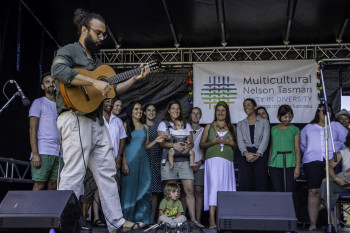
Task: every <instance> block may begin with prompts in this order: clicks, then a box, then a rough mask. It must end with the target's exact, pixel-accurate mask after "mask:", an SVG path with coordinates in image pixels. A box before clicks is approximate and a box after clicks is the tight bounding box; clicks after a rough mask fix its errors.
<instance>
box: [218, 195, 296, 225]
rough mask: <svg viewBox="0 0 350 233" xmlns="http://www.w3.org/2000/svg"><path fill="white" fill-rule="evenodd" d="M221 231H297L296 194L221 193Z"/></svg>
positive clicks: (219, 197) (219, 217)
mask: <svg viewBox="0 0 350 233" xmlns="http://www.w3.org/2000/svg"><path fill="white" fill-rule="evenodd" d="M217 204H218V205H217V224H218V229H219V230H262V231H296V230H297V218H296V217H295V211H294V205H293V197H292V193H281V192H218V203H217Z"/></svg>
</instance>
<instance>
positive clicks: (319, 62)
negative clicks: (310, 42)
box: [316, 57, 324, 69]
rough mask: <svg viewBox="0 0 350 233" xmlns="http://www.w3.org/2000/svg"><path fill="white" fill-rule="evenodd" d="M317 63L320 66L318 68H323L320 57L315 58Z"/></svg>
mask: <svg viewBox="0 0 350 233" xmlns="http://www.w3.org/2000/svg"><path fill="white" fill-rule="evenodd" d="M316 62H317V65H319V66H320V69H323V67H324V62H323V60H322V58H321V57H318V58H316Z"/></svg>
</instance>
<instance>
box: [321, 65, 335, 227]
mask: <svg viewBox="0 0 350 233" xmlns="http://www.w3.org/2000/svg"><path fill="white" fill-rule="evenodd" d="M316 61H317V64H318V65H319V66H320V74H321V82H322V90H323V96H324V105H325V106H324V108H323V113H324V114H325V116H326V119H325V128H324V138H325V145H326V187H327V188H326V190H327V223H328V224H327V228H326V230H325V232H326V233H333V232H336V231H335V228H334V226H333V224H332V220H331V206H330V197H329V193H330V190H329V154H328V125H329V129H330V132H331V140H332V145H333V158H334V161H335V162H336V161H337V155H336V153H335V147H334V141H333V133H332V126H331V119H330V117H329V111H328V102H327V95H326V88H325V84H324V78H323V72H322V69H323V68H324V63H323V60H322V59H319V60H318V59H317V60H316ZM332 208H333V207H332Z"/></svg>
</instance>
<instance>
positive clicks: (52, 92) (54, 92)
mask: <svg viewBox="0 0 350 233" xmlns="http://www.w3.org/2000/svg"><path fill="white" fill-rule="evenodd" d="M56 91H57V89H56V87H54V88H53V89H52V91H50V92H49V95H53V94H56Z"/></svg>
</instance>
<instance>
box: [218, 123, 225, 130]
mask: <svg viewBox="0 0 350 233" xmlns="http://www.w3.org/2000/svg"><path fill="white" fill-rule="evenodd" d="M215 126H216V127H217V128H218V129H219V130H224V129H226V127H227V125H226V123H224V125H223V126H220V125H219V124H218V122H216V124H215Z"/></svg>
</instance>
